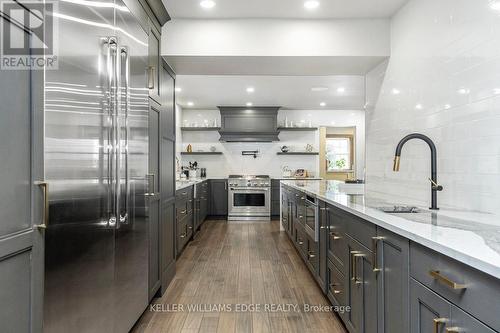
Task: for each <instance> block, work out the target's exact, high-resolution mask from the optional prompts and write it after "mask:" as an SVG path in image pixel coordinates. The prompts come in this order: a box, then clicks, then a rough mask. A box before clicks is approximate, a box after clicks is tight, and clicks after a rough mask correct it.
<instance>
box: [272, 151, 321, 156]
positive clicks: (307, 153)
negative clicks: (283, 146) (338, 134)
mask: <svg viewBox="0 0 500 333" xmlns="http://www.w3.org/2000/svg"><path fill="white" fill-rule="evenodd" d="M276 154H277V155H319V152H313V151H312V152H308V151H292V152H289V153H284V152H281V151H280V152H277V153H276Z"/></svg>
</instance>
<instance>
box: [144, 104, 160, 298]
mask: <svg viewBox="0 0 500 333" xmlns="http://www.w3.org/2000/svg"><path fill="white" fill-rule="evenodd" d="M148 156H149V161H148V165H149V173H148V178H147V187H148V195H147V198H148V213H149V221H148V222H149V299H152V298H153V296H154V294H155V293H156V292H157V291H158V289H159V287H160V283H161V282H160V281H161V276H160V272H161V271H160V264H161V263H160V216H161V214H160V213H161V212H160V209H161V206H160V186H159V185H160V184H159V183H158V179H159V178H158V175H159V171H160V110H159V105H158V104H156V103H154V102H152V101H151V103H150V108H149V155H148Z"/></svg>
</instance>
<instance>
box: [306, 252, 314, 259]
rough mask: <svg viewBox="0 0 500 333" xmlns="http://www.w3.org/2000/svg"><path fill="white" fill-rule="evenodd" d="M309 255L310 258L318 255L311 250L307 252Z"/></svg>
mask: <svg viewBox="0 0 500 333" xmlns="http://www.w3.org/2000/svg"><path fill="white" fill-rule="evenodd" d="M307 255H308V256H309V258H314V257H316V255H315V254H314V252H313V251H309V252H307Z"/></svg>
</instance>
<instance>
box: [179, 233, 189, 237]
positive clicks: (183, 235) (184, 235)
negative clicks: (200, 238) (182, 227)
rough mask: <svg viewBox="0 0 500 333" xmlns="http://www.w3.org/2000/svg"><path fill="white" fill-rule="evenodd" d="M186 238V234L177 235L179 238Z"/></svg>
mask: <svg viewBox="0 0 500 333" xmlns="http://www.w3.org/2000/svg"><path fill="white" fill-rule="evenodd" d="M186 236H187V233H183V234H180V235H179V237H180V238H186Z"/></svg>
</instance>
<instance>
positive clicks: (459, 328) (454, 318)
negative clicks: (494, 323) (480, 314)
mask: <svg viewBox="0 0 500 333" xmlns="http://www.w3.org/2000/svg"><path fill="white" fill-rule="evenodd" d="M446 329H447V331H446V332H447V333H459V332H474V333H495V332H496V331H494V330H493V329H491V328H489V327H488V326H486V325H485V324H483V323H482V322H480V321H479V320H477V319H476V318H474V317H472V316H471V315H470V314H468V313H467V312H465V311H463V310H462V309H460V308H458V307H457V306H455V305H452V306H451V322H450V323H449V324H448V325H447V328H446Z"/></svg>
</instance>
